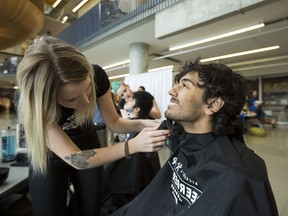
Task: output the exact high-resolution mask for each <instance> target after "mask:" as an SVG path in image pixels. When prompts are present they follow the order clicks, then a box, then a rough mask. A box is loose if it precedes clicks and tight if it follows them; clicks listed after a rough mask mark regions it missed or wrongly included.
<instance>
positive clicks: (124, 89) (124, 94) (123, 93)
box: [116, 82, 161, 119]
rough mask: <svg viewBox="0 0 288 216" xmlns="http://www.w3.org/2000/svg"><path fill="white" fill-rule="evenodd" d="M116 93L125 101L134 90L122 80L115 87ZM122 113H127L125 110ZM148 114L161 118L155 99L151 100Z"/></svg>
mask: <svg viewBox="0 0 288 216" xmlns="http://www.w3.org/2000/svg"><path fill="white" fill-rule="evenodd" d="M116 93H117V95H118V96H119V97H121V98H122V99H125V101H126V100H127V99H128V98H131V97H132V95H133V93H134V92H133V91H132V90H131V89H130V86H129V85H127V84H125V83H123V82H122V83H121V85H120V86H119V88H118V89H117V92H116ZM124 106H125V105H124ZM122 113H123V115H124V116H126V114H127V113H125V112H122ZM149 114H150V116H151V117H153V118H155V119H159V118H161V112H160V109H159V107H158V105H157V102H156V101H155V99H154V100H153V107H152V109H151V111H150V113H149ZM126 117H128V116H126Z"/></svg>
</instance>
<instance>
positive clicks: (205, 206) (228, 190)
mask: <svg viewBox="0 0 288 216" xmlns="http://www.w3.org/2000/svg"><path fill="white" fill-rule="evenodd" d="M175 81H176V85H175V86H174V87H173V88H172V89H171V90H170V91H169V94H170V96H171V100H170V102H171V103H170V105H168V108H167V110H166V111H165V116H166V118H168V119H170V120H173V121H174V122H176V123H177V124H180V125H181V126H182V127H183V129H184V131H183V132H182V133H181V134H179V138H178V142H177V143H179V144H178V147H177V148H176V149H175V151H174V153H173V154H172V155H171V157H170V158H169V159H168V161H167V162H166V163H165V164H164V166H163V167H162V168H161V170H160V171H159V172H158V174H157V175H156V176H155V177H154V179H153V180H152V181H151V183H150V184H149V185H148V186H147V187H146V188H145V190H144V191H143V192H142V193H141V194H139V196H137V197H136V198H135V199H134V200H133V201H132V202H131V203H129V204H127V205H125V206H123V207H122V208H121V209H119V210H117V211H116V212H114V213H113V214H112V215H113V216H119V215H121V216H122V215H127V216H135V215H137V216H146V215H149V216H159V215H165V216H166V215H175V216H186V215H187V216H188V215H189V216H190V215H193V216H195V215H196V216H199V215H201V216H204V215H205V216H207V215H208V216H210V215H211V216H223V215H230V216H231V215H232V216H236V215H237V216H243V215H255V216H256V215H257V216H258V215H261V216H263V215H265V216H266V215H267V216H268V215H269V216H274V215H278V212H277V207H276V203H275V199H274V196H273V193H272V190H271V186H270V183H269V180H268V176H267V169H266V166H265V162H264V161H263V160H262V159H261V158H260V157H259V156H257V155H256V154H255V153H254V152H253V151H252V150H251V149H249V148H248V147H247V146H246V145H245V143H244V140H243V135H242V132H241V129H240V128H239V126H238V123H239V121H238V115H239V113H240V112H241V109H242V107H243V105H244V103H245V100H246V98H245V96H246V81H245V79H244V78H243V77H242V76H241V75H240V74H237V73H235V72H233V71H232V70H231V69H230V68H228V67H227V66H225V65H222V64H200V63H199V62H198V61H195V62H187V63H186V65H185V66H184V67H183V68H182V70H181V71H180V73H179V74H178V75H176V77H175ZM173 136H174V134H173ZM173 139H174V140H176V137H175V136H174V137H173Z"/></svg>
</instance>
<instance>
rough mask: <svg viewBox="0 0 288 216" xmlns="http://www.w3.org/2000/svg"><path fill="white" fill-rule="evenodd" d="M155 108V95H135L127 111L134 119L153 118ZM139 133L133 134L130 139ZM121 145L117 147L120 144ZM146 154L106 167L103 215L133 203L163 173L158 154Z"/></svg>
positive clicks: (128, 137) (143, 93) (129, 100)
mask: <svg viewBox="0 0 288 216" xmlns="http://www.w3.org/2000/svg"><path fill="white" fill-rule="evenodd" d="M152 106H153V96H152V95H151V94H150V93H148V92H140V91H138V92H134V94H133V96H132V98H129V99H128V100H127V109H128V111H129V112H130V118H131V121H133V119H153V118H152V117H151V116H150V115H149V113H150V110H151V108H152ZM136 135H137V133H130V134H128V136H127V138H126V139H127V140H129V139H131V138H133V137H135V136H136ZM116 145H117V144H116ZM146 156H147V155H146V154H145V153H139V154H138V153H137V154H134V155H133V156H131V158H130V159H121V160H118V161H116V162H113V163H111V164H109V165H106V166H105V168H104V202H103V206H102V210H101V215H102V216H105V215H110V214H111V213H112V212H113V211H115V210H116V209H118V208H120V207H121V206H123V205H124V204H126V203H128V202H129V201H131V200H132V199H133V198H134V197H135V196H136V195H137V194H139V193H140V192H141V191H142V190H143V189H144V188H145V187H146V186H147V185H148V184H149V183H150V181H151V180H152V179H153V178H154V176H155V175H156V174H157V172H158V171H159V170H160V160H159V156H158V153H153V156H154V157H153V158H147V157H146Z"/></svg>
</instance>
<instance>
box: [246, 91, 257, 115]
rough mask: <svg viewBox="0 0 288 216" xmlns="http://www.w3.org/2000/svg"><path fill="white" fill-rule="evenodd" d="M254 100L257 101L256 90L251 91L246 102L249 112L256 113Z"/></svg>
mask: <svg viewBox="0 0 288 216" xmlns="http://www.w3.org/2000/svg"><path fill="white" fill-rule="evenodd" d="M256 100H258V92H257V91H256V90H253V91H252V94H251V96H250V98H249V100H248V105H249V110H250V111H251V112H254V113H257V107H256V106H255V101H256Z"/></svg>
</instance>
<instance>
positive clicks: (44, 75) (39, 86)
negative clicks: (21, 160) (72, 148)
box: [16, 36, 96, 173]
mask: <svg viewBox="0 0 288 216" xmlns="http://www.w3.org/2000/svg"><path fill="white" fill-rule="evenodd" d="M87 76H90V78H91V80H92V83H91V85H92V93H91V96H90V105H89V108H88V109H87V110H85V111H77V113H76V112H75V115H76V121H77V123H78V124H79V125H82V126H83V125H84V124H89V123H91V122H92V119H93V114H94V111H95V107H96V92H95V83H94V82H93V80H94V70H93V67H92V65H91V64H90V63H89V62H88V60H87V59H86V58H85V56H84V55H83V54H81V53H80V52H79V51H78V50H77V49H76V48H75V47H73V46H71V45H69V44H67V43H65V42H63V41H62V40H60V39H57V38H55V37H51V36H44V37H42V38H40V39H38V40H37V41H36V42H35V43H34V44H32V45H31V46H30V47H29V48H28V49H27V51H26V52H25V55H24V57H23V59H22V61H21V62H20V64H19V65H18V67H17V75H16V80H17V84H18V86H19V99H18V104H17V105H18V117H19V121H20V123H22V124H23V126H24V131H25V136H26V142H27V145H28V152H29V159H30V161H31V165H32V167H33V169H34V171H35V172H40V173H46V171H47V168H48V158H49V148H48V145H49V143H47V130H48V129H49V127H51V125H52V124H53V123H55V122H56V121H58V120H59V119H60V117H61V109H60V105H59V104H58V103H57V99H56V98H57V91H58V88H59V87H60V86H61V85H63V84H64V83H67V82H69V81H75V80H76V81H77V80H79V81H80V80H83V79H85V78H87Z"/></svg>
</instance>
